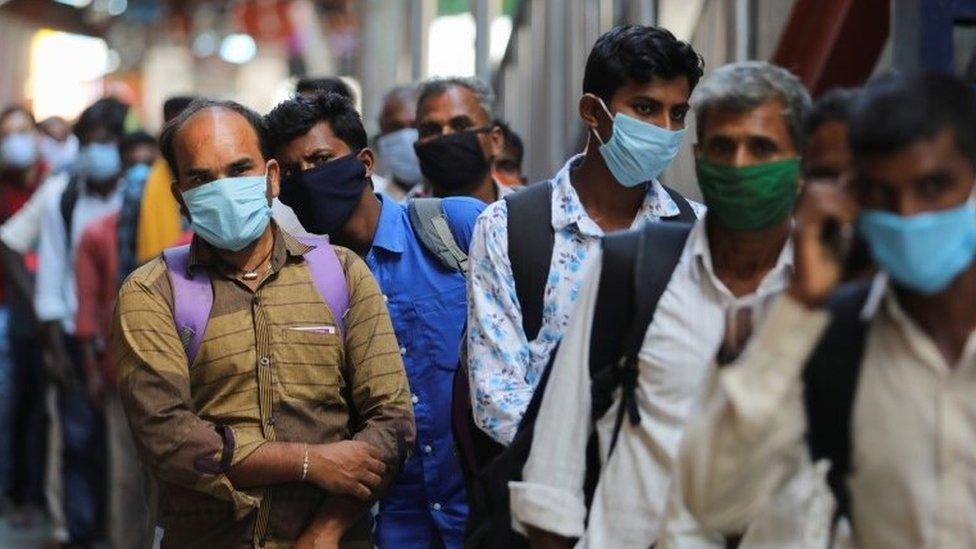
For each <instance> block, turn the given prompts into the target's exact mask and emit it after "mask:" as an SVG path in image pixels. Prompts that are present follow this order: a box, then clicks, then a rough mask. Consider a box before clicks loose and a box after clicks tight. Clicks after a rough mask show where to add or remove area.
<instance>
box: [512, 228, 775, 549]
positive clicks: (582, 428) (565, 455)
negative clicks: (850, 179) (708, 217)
mask: <svg viewBox="0 0 976 549" xmlns="http://www.w3.org/2000/svg"><path fill="white" fill-rule="evenodd" d="M591 255H592V256H593V259H592V260H591V263H590V267H589V268H588V271H589V272H588V275H587V277H586V280H585V283H584V285H583V288H582V289H581V290H580V297H579V301H578V302H577V309H576V310H575V312H574V315H573V316H572V318H571V320H570V321H569V325H568V327H567V328H566V333H565V336H564V338H563V341H562V343H561V345H560V347H559V350H558V352H557V354H556V358H555V361H554V363H553V366H552V371H551V373H550V377H549V382H548V384H547V385H546V390H545V394H544V397H543V400H542V406H541V408H540V410H539V415H538V416H537V418H536V422H535V427H534V440H533V445H532V450H531V453H530V455H529V459H528V462H527V463H526V466H525V469H524V471H523V478H524V481H523V482H513V483H510V484H509V487H510V490H511V503H512V505H511V507H512V522H513V526H514V527H515V528H516V529H517V530H522V529H523V528H524V525H532V526H535V527H537V528H540V529H542V530H546V531H549V532H553V533H556V534H559V535H562V536H566V537H578V538H580V542H579V544H578V547H594V548H600V547H621V548H627V547H647V546H649V545H650V544H652V543H653V542H654V541H655V540H656V539H657V536H658V533H659V529H660V527H661V523H662V520H663V518H664V516H665V510H666V509H665V507H666V504H667V501H668V494H669V488H670V484H671V478H672V465H673V461H674V459H675V455H676V453H677V450H678V445H679V443H680V441H681V438H682V436H683V434H684V429H685V424H686V422H687V420H688V418H689V416H690V415H691V414H692V413H693V412H694V411H695V410H696V408H697V403H698V402H699V400H700V398H701V396H702V394H703V393H704V391H705V388H706V387H705V386H706V382H707V381H708V379H709V377H710V375H711V373H712V371H713V368H712V362H713V360H714V357H715V355H716V352H717V351H718V349H719V346H720V345H721V343H722V339H723V335H724V333H725V326H726V318H727V317H728V316H729V315H734V314H736V312H737V311H740V310H741V309H743V308H745V309H748V310H750V311H751V312H752V314H753V316H754V317H757V316H758V317H761V316H762V314H763V312H764V311H765V310H766V308H767V305H768V303H770V302H771V301H772V300H773V298H774V297H775V296H776V295H778V294H779V293H780V292H782V291H783V290H784V289H785V288H786V286H787V284H788V281H789V275H790V271H791V265H792V258H793V252H792V245H791V244H790V243H787V244H786V245H785V246H784V247H783V250H782V251H781V252H780V256H779V259H778V261H777V263H776V265H775V267H774V268H773V269H771V270H770V271H769V273H767V274H766V276H765V277H764V278H763V280H762V282H761V283H760V285H759V288H758V289H757V291H756V292H755V293H753V294H750V295H746V296H742V297H738V298H737V297H735V296H734V295H733V294H732V293H731V292H730V291H729V290H728V289H727V288H726V287H725V285H724V284H723V283H722V282H721V281H720V280H719V279H718V277H717V276H716V275H715V272H714V270H713V268H712V260H711V253H710V251H709V247H708V238H707V235H706V231H705V221H704V220H699V221H698V223H696V225H695V227H694V228H693V229H692V231H691V234H690V235H689V237H688V241H687V242H686V244H685V248H684V250H683V252H682V255H681V258H680V260H679V262H678V264H677V267H676V268H675V271H674V273H673V275H672V276H671V280H670V282H669V283H668V286H667V288H666V289H665V291H664V293H663V295H662V296H661V299H660V301H659V302H658V305H657V309H656V312H655V314H654V319H653V322H652V323H651V325H650V326H649V327H648V330H647V333H646V335H645V339H644V344H643V346H642V348H641V351H640V354H639V375H638V386H637V391H636V399H637V405H638V408H639V411H640V416H641V421H640V424H639V425H637V426H634V425H631V424H630V422H628V421H624V423H623V427H622V430H621V432H620V437H619V440H618V442H617V446H616V448H615V449H614V452H613V454H612V455H611V457H610V459H609V461H606V463H605V464H604V466H603V468H602V470H601V475H600V481H599V484H598V485H597V489H596V493H595V494H594V499H593V504H592V506H591V507H590V516H589V522H588V524H589V526H588V528H587V529H586V531H585V532H584V521H585V519H586V507H585V505H584V498H583V480H584V473H585V468H586V450H585V448H586V442H587V439H588V437H589V433H590V432H591V431H592V429H593V427H594V426H593V425H592V424H591V421H590V410H591V402H590V401H591V398H590V372H589V360H588V358H589V354H590V334H591V330H592V324H593V314H594V310H595V305H596V298H597V290H598V288H599V279H600V267H601V266H600V259H599V258H600V255H601V251H600V250H599V249H597V250H594V251H593V252H592V254H591ZM617 398H618V399H619V394H618V397H617ZM618 402H619V401H618ZM617 405H618V403H615V404H614V406H612V407H611V409H610V410H609V411H608V412H607V413H606V414H605V415H604V416H603V417H602V418H601V419H600V420H599V421H597V423H596V426H595V428H596V431H597V434H598V436H599V440H600V449H601V451H600V453H601V458H602V459H604V460H606V454H607V448H608V445H609V441H610V438H611V435H612V430H613V424H614V420H615V418H616V410H615V409H616V407H617Z"/></svg>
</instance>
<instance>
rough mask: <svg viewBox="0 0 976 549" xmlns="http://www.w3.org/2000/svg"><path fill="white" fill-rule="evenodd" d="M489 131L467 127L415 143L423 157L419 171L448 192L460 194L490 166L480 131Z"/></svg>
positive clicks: (475, 182)
mask: <svg viewBox="0 0 976 549" xmlns="http://www.w3.org/2000/svg"><path fill="white" fill-rule="evenodd" d="M486 131H488V129H487V128H486V129H483V130H468V131H463V132H457V133H452V134H450V135H444V136H441V137H437V138H435V139H432V140H430V141H428V142H426V143H421V142H419V141H418V142H417V143H414V145H413V148H414V150H415V151H417V158H419V159H420V172H421V173H423V174H424V177H426V178H427V181H430V184H431V185H433V186H434V187H435V188H437V189H441V190H443V191H444V192H445V193H446V194H457V193H459V192H461V191H464V190H467V189H469V188H472V187H474V186H475V185H477V184H478V183H479V182H480V181H481V180H483V179H484V178H485V175H487V174H488V170H489V168H490V166H489V164H488V159H487V158H485V153H484V151H482V150H481V141H480V140H479V139H478V134H480V133H483V132H486Z"/></svg>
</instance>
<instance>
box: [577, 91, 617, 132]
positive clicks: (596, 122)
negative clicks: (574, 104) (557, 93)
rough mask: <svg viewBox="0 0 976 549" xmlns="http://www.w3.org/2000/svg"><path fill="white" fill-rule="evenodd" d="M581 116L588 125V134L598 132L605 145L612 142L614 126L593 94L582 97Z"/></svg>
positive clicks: (580, 102) (585, 94) (580, 104)
mask: <svg viewBox="0 0 976 549" xmlns="http://www.w3.org/2000/svg"><path fill="white" fill-rule="evenodd" d="M579 115H580V119H581V120H582V121H583V123H584V124H586V127H587V133H589V134H592V133H593V132H596V133H597V135H599V137H600V139H601V140H602V141H603V142H604V143H606V142H607V141H609V140H610V136H611V135H612V134H613V125H612V123H611V122H610V120H609V116H608V115H607V112H606V111H605V110H604V109H603V105H601V104H600V99H599V98H597V96H595V95H593V94H592V93H584V94H583V97H580V101H579Z"/></svg>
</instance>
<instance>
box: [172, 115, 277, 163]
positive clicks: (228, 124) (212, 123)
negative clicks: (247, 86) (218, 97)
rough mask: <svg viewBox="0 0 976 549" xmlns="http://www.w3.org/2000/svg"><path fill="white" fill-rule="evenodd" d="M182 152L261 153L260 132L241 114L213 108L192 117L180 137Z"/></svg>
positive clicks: (177, 136)
mask: <svg viewBox="0 0 976 549" xmlns="http://www.w3.org/2000/svg"><path fill="white" fill-rule="evenodd" d="M176 142H177V148H178V149H184V150H185V152H187V153H190V154H193V153H194V152H196V153H203V152H207V153H210V152H213V151H214V149H227V148H229V147H230V148H233V149H235V150H236V152H248V153H249V152H252V151H253V150H258V151H260V142H259V139H258V136H257V132H256V130H255V129H254V127H253V126H251V123H250V122H248V121H247V119H246V118H244V116H243V115H241V114H240V113H237V112H234V111H232V110H230V109H225V108H222V107H211V108H207V109H204V110H201V111H199V112H196V113H194V114H193V115H191V116H190V117H189V118H188V119H187V120H186V122H184V123H183V126H182V127H181V128H180V129H179V131H178V132H177V135H176Z"/></svg>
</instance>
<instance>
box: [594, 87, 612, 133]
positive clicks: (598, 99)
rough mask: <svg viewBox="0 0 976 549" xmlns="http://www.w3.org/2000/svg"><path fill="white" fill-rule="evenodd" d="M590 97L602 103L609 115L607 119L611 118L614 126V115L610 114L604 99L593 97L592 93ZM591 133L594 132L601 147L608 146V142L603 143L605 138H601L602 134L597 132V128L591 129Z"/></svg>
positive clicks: (604, 110)
mask: <svg viewBox="0 0 976 549" xmlns="http://www.w3.org/2000/svg"><path fill="white" fill-rule="evenodd" d="M590 96H591V97H593V98H594V99H596V100H597V101H599V102H600V106H601V107H603V112H605V113H607V117H608V118H610V123H611V125H612V124H613V114H611V113H610V109H608V108H607V104H606V103H604V102H603V98H602V97H597V96H596V95H593V94H592V93H591V94H590ZM590 131H591V132H593V135H594V136H596V140H597V141H599V142H600V145H601V146H602V145H606V142H605V141H603V138H602V137H600V132H598V131H596V128H590ZM612 135H613V134H612V133H611V136H612Z"/></svg>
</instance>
